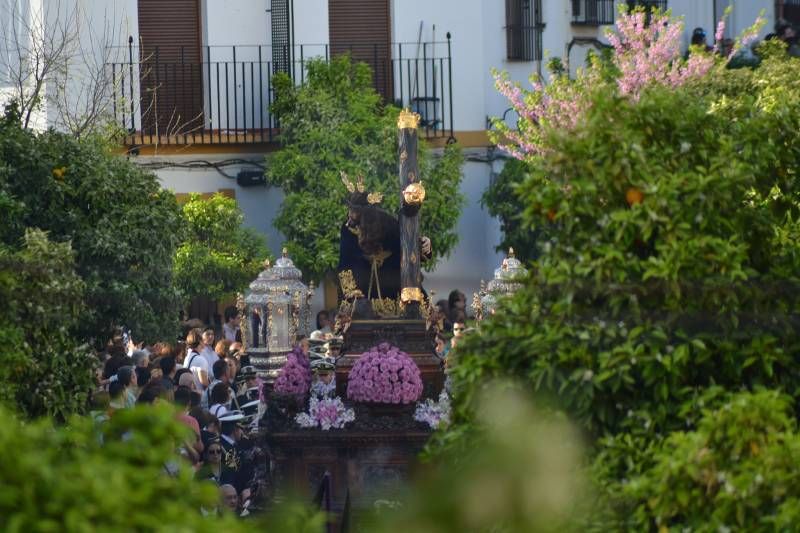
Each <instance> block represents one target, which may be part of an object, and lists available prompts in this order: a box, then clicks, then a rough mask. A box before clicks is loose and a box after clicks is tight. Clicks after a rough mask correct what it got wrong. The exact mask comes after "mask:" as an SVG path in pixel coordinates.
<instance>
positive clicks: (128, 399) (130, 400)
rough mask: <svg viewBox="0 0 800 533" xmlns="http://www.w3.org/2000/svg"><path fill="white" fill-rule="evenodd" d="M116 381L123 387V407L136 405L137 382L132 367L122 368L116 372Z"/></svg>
mask: <svg viewBox="0 0 800 533" xmlns="http://www.w3.org/2000/svg"><path fill="white" fill-rule="evenodd" d="M117 381H118V382H119V383H121V384H122V386H123V387H125V407H133V406H134V405H136V393H137V392H138V388H139V385H138V382H137V381H136V372H135V371H134V368H133V367H132V366H123V367H122V368H120V369H119V370H117Z"/></svg>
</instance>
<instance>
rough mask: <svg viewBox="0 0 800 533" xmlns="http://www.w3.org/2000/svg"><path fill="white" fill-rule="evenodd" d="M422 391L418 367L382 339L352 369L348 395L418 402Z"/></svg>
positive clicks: (355, 398)
mask: <svg viewBox="0 0 800 533" xmlns="http://www.w3.org/2000/svg"><path fill="white" fill-rule="evenodd" d="M420 395H422V378H421V377H420V373H419V367H417V365H416V364H415V363H414V361H413V360H412V359H411V357H409V356H408V354H407V353H405V352H403V351H401V350H400V348H398V347H397V346H392V345H391V344H389V343H386V342H384V343H382V344H380V345H378V346H375V347H373V348H370V350H369V351H367V352H364V353H363V354H361V357H359V358H358V360H357V361H356V363H355V364H354V365H353V368H352V369H351V370H350V375H349V377H348V383H347V397H348V398H349V399H350V400H353V401H356V402H374V403H402V404H409V403H413V402H416V401H417V400H418V399H419V397H420Z"/></svg>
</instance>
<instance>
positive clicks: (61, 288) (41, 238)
mask: <svg viewBox="0 0 800 533" xmlns="http://www.w3.org/2000/svg"><path fill="white" fill-rule="evenodd" d="M84 287H85V285H84V283H83V281H82V280H81V279H80V277H78V275H77V274H76V273H75V259H74V253H73V251H72V248H71V247H70V244H69V243H68V242H67V243H57V242H51V241H50V240H48V239H47V235H46V234H45V233H43V232H42V231H39V230H28V231H27V232H26V233H25V237H24V243H23V247H22V248H21V249H19V250H16V251H11V250H9V249H8V248H7V247H5V246H2V245H0V301H2V302H3V305H2V306H1V307H0V360H1V361H3V364H2V365H0V403H3V404H5V405H6V406H7V407H10V408H14V409H15V410H16V411H18V412H19V414H20V415H24V416H27V417H36V416H44V415H48V416H53V417H56V418H57V419H59V420H63V419H64V418H66V417H67V416H68V415H69V414H71V413H74V412H80V411H82V410H83V409H84V408H85V407H86V404H87V401H88V395H89V391H90V390H91V387H92V383H93V381H92V369H93V364H94V363H96V362H97V360H96V359H95V358H94V356H93V355H92V354H91V352H90V351H89V350H88V349H87V347H86V346H85V345H84V346H78V344H80V343H79V342H78V341H77V340H76V339H75V338H74V337H73V336H72V331H73V329H74V328H75V325H76V324H77V322H78V320H79V317H80V316H81V312H82V311H83V305H84V304H83V294H84Z"/></svg>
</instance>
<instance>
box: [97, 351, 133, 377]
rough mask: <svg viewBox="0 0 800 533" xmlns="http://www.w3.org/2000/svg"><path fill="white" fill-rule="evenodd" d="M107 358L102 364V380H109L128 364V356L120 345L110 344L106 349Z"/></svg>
mask: <svg viewBox="0 0 800 533" xmlns="http://www.w3.org/2000/svg"><path fill="white" fill-rule="evenodd" d="M108 354H109V357H108V359H106V361H105V363H104V364H103V379H111V376H114V375H116V373H117V371H118V370H119V369H120V368H122V367H123V366H127V365H129V364H130V359H129V358H128V354H127V353H125V349H124V348H123V347H122V346H121V345H117V344H112V345H111V346H110V347H109V349H108Z"/></svg>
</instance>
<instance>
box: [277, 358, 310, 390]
mask: <svg viewBox="0 0 800 533" xmlns="http://www.w3.org/2000/svg"><path fill="white" fill-rule="evenodd" d="M310 387H311V366H310V363H309V362H308V358H307V357H306V356H305V354H304V353H303V351H302V350H301V349H300V348H299V347H295V349H294V350H292V351H291V352H289V354H288V355H287V356H286V362H285V363H284V364H283V367H282V368H281V370H280V373H278V377H277V378H276V379H275V386H274V390H275V392H276V393H277V394H283V395H287V396H305V395H306V394H308V389H309V388H310Z"/></svg>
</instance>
